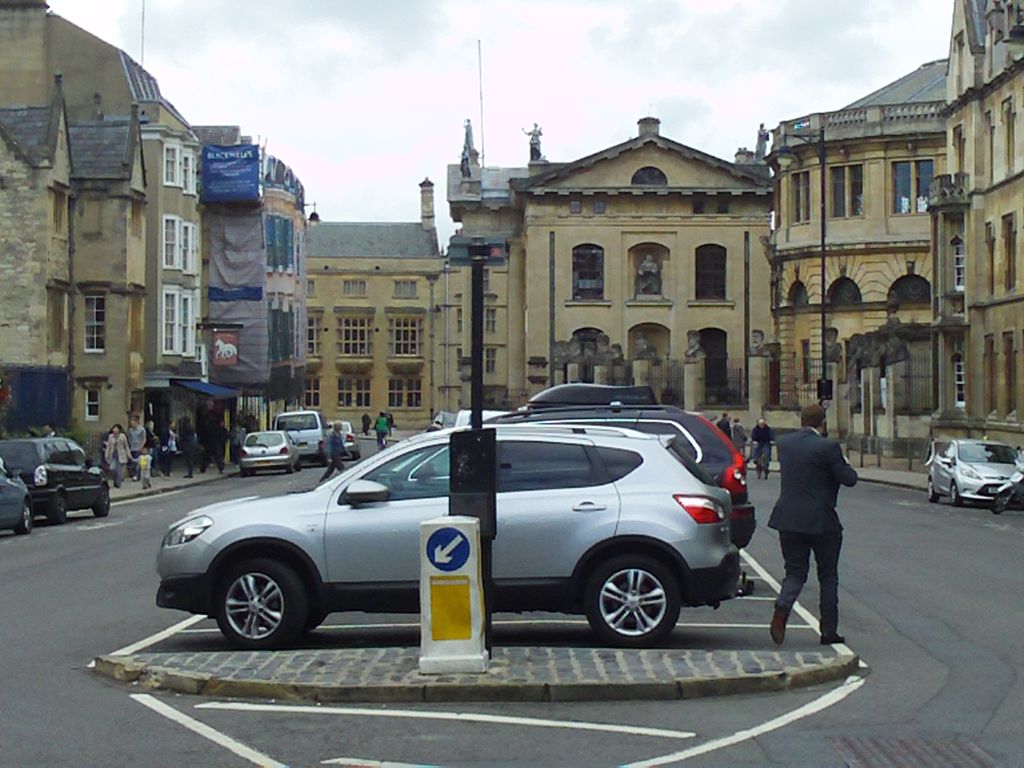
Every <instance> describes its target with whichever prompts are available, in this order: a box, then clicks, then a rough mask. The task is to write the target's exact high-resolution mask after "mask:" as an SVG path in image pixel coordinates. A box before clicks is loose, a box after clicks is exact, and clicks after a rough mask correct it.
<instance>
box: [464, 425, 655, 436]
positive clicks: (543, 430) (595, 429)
mask: <svg viewBox="0 0 1024 768" xmlns="http://www.w3.org/2000/svg"><path fill="white" fill-rule="evenodd" d="M488 427H489V428H494V429H500V430H501V431H502V432H510V431H511V432H522V433H524V434H529V435H537V434H552V435H567V434H568V435H595V436H597V435H607V436H612V437H642V438H644V439H654V438H656V437H657V435H650V434H647V433H644V432H639V431H637V430H635V429H630V428H629V427H628V426H617V425H611V424H551V423H544V424H529V423H527V424H502V423H493V424H485V425H484V428H488Z"/></svg>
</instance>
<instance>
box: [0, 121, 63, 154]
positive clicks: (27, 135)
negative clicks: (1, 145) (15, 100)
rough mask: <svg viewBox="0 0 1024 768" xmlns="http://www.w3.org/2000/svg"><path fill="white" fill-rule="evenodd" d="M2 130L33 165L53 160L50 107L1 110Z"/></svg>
mask: <svg viewBox="0 0 1024 768" xmlns="http://www.w3.org/2000/svg"><path fill="white" fill-rule="evenodd" d="M0 130H3V131H4V132H5V133H6V134H7V135H8V137H9V138H10V139H11V140H13V142H14V143H15V144H16V145H17V148H18V149H20V150H21V152H22V154H23V156H24V157H25V159H26V160H28V162H29V163H31V164H32V165H34V166H39V165H42V164H43V163H44V162H46V161H47V160H52V159H53V155H52V153H51V151H50V143H49V134H50V108H49V107H15V108H13V109H0Z"/></svg>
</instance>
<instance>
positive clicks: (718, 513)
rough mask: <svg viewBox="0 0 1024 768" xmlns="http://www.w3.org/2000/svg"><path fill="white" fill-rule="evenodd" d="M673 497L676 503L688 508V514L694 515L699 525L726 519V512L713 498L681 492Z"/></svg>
mask: <svg viewBox="0 0 1024 768" xmlns="http://www.w3.org/2000/svg"><path fill="white" fill-rule="evenodd" d="M672 498H673V499H675V500H676V504H678V505H679V506H680V507H682V508H683V509H685V510H686V514H688V515H689V516H690V517H692V518H693V522H695V523H697V524H698V525H708V524H714V523H720V522H722V521H723V520H724V519H725V512H724V511H723V510H722V508H721V507H720V506H718V505H717V504H716V503H715V502H713V501H712V500H711V499H707V498H704V497H703V496H682V495H679V494H676V495H674V496H673V497H672Z"/></svg>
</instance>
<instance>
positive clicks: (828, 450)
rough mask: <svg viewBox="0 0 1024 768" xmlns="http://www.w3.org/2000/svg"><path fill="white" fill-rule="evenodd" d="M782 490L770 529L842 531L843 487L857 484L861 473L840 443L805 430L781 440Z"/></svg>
mask: <svg viewBox="0 0 1024 768" xmlns="http://www.w3.org/2000/svg"><path fill="white" fill-rule="evenodd" d="M777 445H778V454H779V464H780V469H781V472H780V474H781V476H782V490H781V491H780V493H779V500H778V501H776V502H775V508H774V509H773V510H772V515H771V518H769V520H768V527H769V528H774V529H775V530H777V531H790V532H793V533H812V534H814V533H823V532H825V531H841V530H843V526H842V524H841V523H840V522H839V515H837V514H836V497H837V496H838V495H839V486H840V485H848V486H853V485H855V484H856V483H857V471H856V470H855V469H854V468H853V467H851V466H850V465H849V464H848V463H847V462H846V459H844V458H843V451H842V449H841V448H840V447H839V443H836V442H834V441H832V440H829V439H828V438H825V437H822V436H821V435H819V434H818V433H817V432H815V431H814V430H813V429H810V428H807V427H805V428H803V429H801V430H799V431H797V432H791V433H790V434H788V435H784V436H782V437H780V438H779V439H778V441H777Z"/></svg>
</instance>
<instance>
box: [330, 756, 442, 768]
mask: <svg viewBox="0 0 1024 768" xmlns="http://www.w3.org/2000/svg"><path fill="white" fill-rule="evenodd" d="M320 765H347V766H351V768H438V766H436V765H423V764H422V763H416V764H413V763H392V762H391V761H386V762H383V763H382V762H381V761H380V760H363V759H360V758H358V757H335V758H334V759H332V760H321V761H320Z"/></svg>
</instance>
